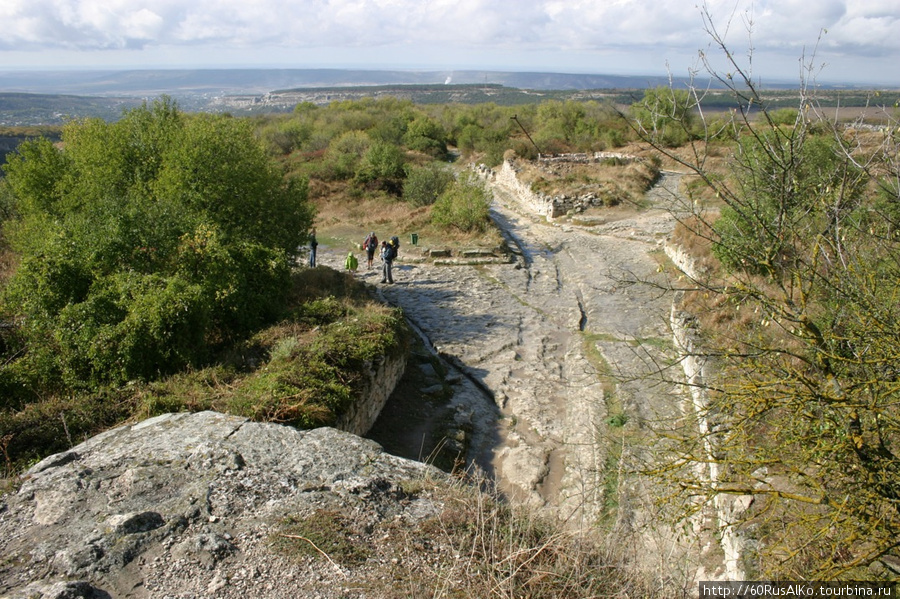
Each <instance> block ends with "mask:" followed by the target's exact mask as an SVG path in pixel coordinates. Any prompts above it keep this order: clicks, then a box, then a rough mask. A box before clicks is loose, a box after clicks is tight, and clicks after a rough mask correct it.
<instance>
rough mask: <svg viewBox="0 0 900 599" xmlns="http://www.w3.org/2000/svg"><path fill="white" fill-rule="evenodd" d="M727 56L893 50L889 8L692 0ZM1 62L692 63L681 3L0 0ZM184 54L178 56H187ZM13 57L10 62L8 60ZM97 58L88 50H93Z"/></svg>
mask: <svg viewBox="0 0 900 599" xmlns="http://www.w3.org/2000/svg"><path fill="white" fill-rule="evenodd" d="M696 2H699V3H700V6H705V7H707V9H708V10H709V13H710V15H711V17H712V21H711V23H712V25H713V26H715V27H716V29H717V31H719V32H720V33H722V34H724V33H725V32H726V31H727V37H726V41H727V42H728V43H729V45H730V46H732V45H733V47H734V50H736V54H737V53H740V52H741V51H742V50H743V49H744V48H747V47H749V46H750V44H751V41H750V40H752V46H753V48H754V52H757V53H760V54H764V53H766V52H770V51H771V52H776V53H779V55H781V56H782V57H793V58H796V57H797V56H799V54H800V53H801V52H803V51H804V50H805V49H809V48H812V47H814V46H815V45H816V43H817V39H818V37H819V35H820V32H822V31H823V30H827V31H828V33H827V34H825V35H824V36H823V39H822V43H821V45H820V49H822V50H826V49H827V50H828V51H829V52H833V53H835V54H836V55H847V56H851V55H854V54H858V55H861V56H879V55H881V56H886V57H890V56H893V55H896V53H897V52H898V51H900V5H898V3H897V2H896V0H818V1H817V2H809V1H808V0H705V1H704V0H696ZM0 22H2V23H3V24H4V27H3V28H4V32H3V37H2V39H0V52H4V51H7V52H9V51H12V50H17V51H31V52H36V53H40V52H44V51H49V50H53V49H56V50H60V49H62V50H73V51H97V50H116V49H128V48H144V49H145V50H147V51H155V52H163V51H166V52H169V53H171V52H173V51H174V49H176V48H177V47H179V46H184V45H188V46H193V47H196V48H200V47H204V48H206V47H210V48H211V47H213V46H215V47H218V48H221V49H222V50H223V51H224V50H225V49H227V50H228V51H229V52H231V51H241V50H244V51H246V52H247V53H248V54H249V53H252V52H253V49H254V48H256V47H258V46H261V45H264V46H266V47H268V48H283V49H284V51H285V52H300V53H303V52H308V51H316V50H317V49H320V50H322V49H325V48H327V49H336V48H348V49H349V51H355V52H356V53H357V55H358V56H359V57H360V59H361V60H362V61H365V59H366V58H367V57H370V56H375V55H378V54H379V49H390V48H395V49H397V48H402V49H403V52H405V54H404V55H401V58H404V59H406V60H407V62H412V61H414V60H417V59H419V58H424V57H426V56H429V55H431V54H433V53H436V52H438V51H439V49H440V51H444V52H454V51H455V52H459V53H460V54H465V55H470V56H473V55H477V54H478V53H481V54H482V55H483V56H485V59H486V60H487V59H488V58H489V57H490V56H492V55H496V56H501V55H503V56H506V55H509V54H511V53H516V52H520V53H536V52H538V51H543V52H555V53H559V54H562V53H569V55H570V56H571V57H572V60H573V62H576V61H581V62H582V63H583V62H586V61H587V60H589V58H585V57H586V56H587V57H589V56H594V57H598V56H607V55H611V54H615V53H621V55H623V56H625V57H626V58H627V56H628V52H629V49H633V51H632V54H633V55H634V56H637V55H641V56H644V57H646V56H651V57H658V59H659V62H660V64H661V63H662V62H664V61H665V59H666V57H667V56H670V55H675V54H677V55H685V54H689V53H693V54H696V52H697V50H699V49H702V48H705V47H706V46H707V45H708V44H709V42H710V39H709V36H708V35H706V33H705V32H704V27H703V20H702V19H701V12H700V8H699V7H698V5H697V4H696V3H695V2H685V1H684V0H604V1H603V2H600V1H598V0H253V1H248V0H192V1H190V2H185V1H184V0H0ZM190 53H191V52H187V53H186V54H190ZM17 54H18V53H17ZM95 54H96V52H95Z"/></svg>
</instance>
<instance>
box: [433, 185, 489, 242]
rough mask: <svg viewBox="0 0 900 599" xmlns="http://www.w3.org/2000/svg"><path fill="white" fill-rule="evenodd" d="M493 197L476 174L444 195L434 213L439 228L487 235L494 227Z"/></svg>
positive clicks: (452, 186) (449, 189) (449, 188)
mask: <svg viewBox="0 0 900 599" xmlns="http://www.w3.org/2000/svg"><path fill="white" fill-rule="evenodd" d="M492 199H493V197H492V195H491V192H490V191H489V190H488V189H487V187H485V185H484V183H483V182H481V181H480V180H479V179H478V178H477V177H476V176H475V175H474V174H468V175H466V176H464V177H463V178H461V179H460V180H458V181H456V182H455V183H454V184H452V185H451V186H450V187H448V188H447V189H446V191H444V193H442V194H441V196H440V197H439V198H438V200H437V201H436V202H435V204H434V207H433V208H432V211H431V219H432V222H434V224H435V225H437V226H439V227H444V228H448V229H449V228H456V229H459V230H461V231H466V232H472V231H484V230H486V229H487V227H488V225H489V223H490V218H491V217H490V210H489V209H490V205H491V201H492Z"/></svg>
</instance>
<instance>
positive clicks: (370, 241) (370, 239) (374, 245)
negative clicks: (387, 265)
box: [362, 231, 378, 270]
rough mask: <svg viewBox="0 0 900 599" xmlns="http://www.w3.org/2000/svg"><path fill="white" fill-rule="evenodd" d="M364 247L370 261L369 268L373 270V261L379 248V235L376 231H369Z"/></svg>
mask: <svg viewBox="0 0 900 599" xmlns="http://www.w3.org/2000/svg"><path fill="white" fill-rule="evenodd" d="M362 246H363V249H364V250H365V251H366V258H367V259H368V261H369V270H372V261H373V260H374V259H375V250H377V249H378V237H376V236H375V232H374V231H373V232H371V233H369V235H368V236H367V237H366V240H365V241H363V245H362Z"/></svg>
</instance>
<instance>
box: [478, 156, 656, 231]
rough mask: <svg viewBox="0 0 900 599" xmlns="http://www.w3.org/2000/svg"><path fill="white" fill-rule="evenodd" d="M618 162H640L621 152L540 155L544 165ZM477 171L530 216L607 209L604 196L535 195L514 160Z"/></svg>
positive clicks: (591, 194)
mask: <svg viewBox="0 0 900 599" xmlns="http://www.w3.org/2000/svg"><path fill="white" fill-rule="evenodd" d="M604 160H615V161H620V162H634V161H637V160H640V159H639V158H637V157H635V156H630V155H628V154H620V153H618V152H594V153H593V154H560V155H552V156H543V155H542V156H540V157H539V158H538V162H539V163H541V164H553V163H554V162H564V163H568V164H589V163H592V162H602V161H604ZM475 170H476V172H477V173H478V174H479V175H480V176H481V177H483V178H485V179H487V180H489V181H490V182H492V183H493V184H495V185H501V186H503V187H504V188H505V189H506V190H507V191H508V192H509V193H510V195H511V196H512V197H515V198H516V199H517V201H518V202H519V204H521V206H522V208H523V209H524V210H525V211H526V212H529V213H533V214H537V215H539V216H542V217H544V218H546V219H547V220H553V219H555V218H559V217H561V216H565V215H566V214H570V213H578V212H583V211H584V210H586V209H588V208H590V207H592V206H603V205H604V203H605V201H606V200H604V198H603V197H601V194H597V193H595V192H587V193H583V194H564V195H554V196H551V195H548V194H545V193H542V192H535V191H534V190H532V189H531V186H530V185H527V184H525V183H522V181H520V180H519V176H518V173H519V171H520V169H519V167H517V166H516V164H515V163H514V162H513V161H511V160H504V161H503V164H502V165H500V168H499V169H492V168H489V167H487V166H486V165H484V164H481V165H478V166H477V167H476V169H475Z"/></svg>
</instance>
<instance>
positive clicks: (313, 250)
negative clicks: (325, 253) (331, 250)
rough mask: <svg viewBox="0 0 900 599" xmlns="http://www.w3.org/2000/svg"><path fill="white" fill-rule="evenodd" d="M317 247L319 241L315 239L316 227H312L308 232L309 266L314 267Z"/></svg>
mask: <svg viewBox="0 0 900 599" xmlns="http://www.w3.org/2000/svg"><path fill="white" fill-rule="evenodd" d="M317 247H319V242H318V241H316V228H315V227H313V228H312V231H310V232H309V267H310V268H315V267H316V248H317Z"/></svg>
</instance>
